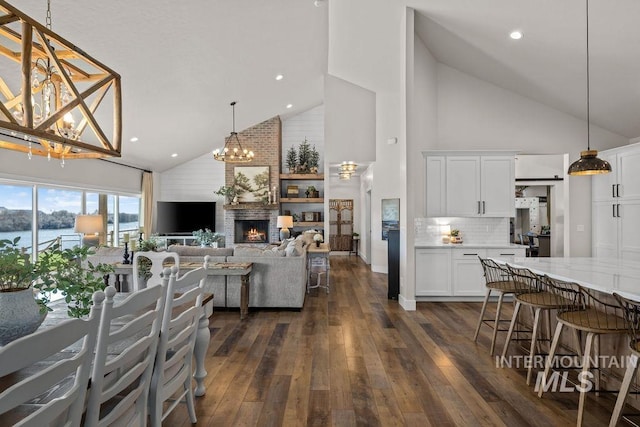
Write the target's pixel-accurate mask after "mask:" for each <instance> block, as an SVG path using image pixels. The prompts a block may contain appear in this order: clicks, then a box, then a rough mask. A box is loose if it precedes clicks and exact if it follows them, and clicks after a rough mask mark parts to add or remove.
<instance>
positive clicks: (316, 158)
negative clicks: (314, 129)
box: [309, 145, 320, 173]
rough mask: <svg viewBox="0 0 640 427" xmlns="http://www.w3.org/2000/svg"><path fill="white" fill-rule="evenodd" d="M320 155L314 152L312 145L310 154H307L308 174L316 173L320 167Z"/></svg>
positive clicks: (316, 151) (314, 148) (314, 147)
mask: <svg viewBox="0 0 640 427" xmlns="http://www.w3.org/2000/svg"><path fill="white" fill-rule="evenodd" d="M319 163H320V153H318V150H316V146H315V145H314V146H313V148H312V149H311V153H310V154H309V172H311V173H318V168H319V167H320V165H319Z"/></svg>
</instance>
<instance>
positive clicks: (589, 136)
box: [585, 0, 591, 150]
mask: <svg viewBox="0 0 640 427" xmlns="http://www.w3.org/2000/svg"><path fill="white" fill-rule="evenodd" d="M585 3H586V4H587V150H591V121H590V106H589V101H590V94H589V0H586V1H585Z"/></svg>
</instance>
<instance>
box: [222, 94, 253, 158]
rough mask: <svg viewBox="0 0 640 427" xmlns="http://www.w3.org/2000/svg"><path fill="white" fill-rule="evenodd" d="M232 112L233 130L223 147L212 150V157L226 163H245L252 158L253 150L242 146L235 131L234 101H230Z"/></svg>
mask: <svg viewBox="0 0 640 427" xmlns="http://www.w3.org/2000/svg"><path fill="white" fill-rule="evenodd" d="M231 110H232V114H233V128H232V129H233V130H232V131H231V135H229V137H228V138H227V139H226V140H225V143H224V147H223V148H222V149H220V148H218V149H216V150H214V151H213V158H214V159H216V160H219V161H221V162H226V163H247V162H250V161H252V160H253V157H254V154H253V151H250V150H247V149H246V148H242V144H241V143H240V138H238V132H236V102H235V101H233V102H232V103H231Z"/></svg>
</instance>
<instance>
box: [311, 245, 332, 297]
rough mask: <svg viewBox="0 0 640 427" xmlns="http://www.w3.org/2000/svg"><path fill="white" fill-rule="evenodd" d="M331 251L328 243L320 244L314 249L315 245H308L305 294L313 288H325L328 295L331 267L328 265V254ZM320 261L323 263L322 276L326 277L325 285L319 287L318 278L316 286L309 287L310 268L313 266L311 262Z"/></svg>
mask: <svg viewBox="0 0 640 427" xmlns="http://www.w3.org/2000/svg"><path fill="white" fill-rule="evenodd" d="M330 252H331V249H330V248H329V244H328V243H321V244H320V246H319V247H316V245H315V244H313V243H312V244H311V245H309V247H308V248H307V293H308V292H309V291H310V290H311V289H313V288H320V287H323V288H326V289H327V293H329V273H330V270H331V266H330V264H329V253H330ZM314 259H315V260H318V259H321V260H322V261H324V274H326V275H327V284H326V285H321V284H320V278H318V282H317V283H316V285H314V286H311V266H312V265H313V260H314Z"/></svg>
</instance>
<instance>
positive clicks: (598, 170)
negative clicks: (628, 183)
mask: <svg viewBox="0 0 640 427" xmlns="http://www.w3.org/2000/svg"><path fill="white" fill-rule="evenodd" d="M586 4H587V150H586V151H582V152H581V153H580V158H579V159H578V160H576V161H575V162H573V163H571V166H569V170H568V171H567V173H568V174H569V175H598V174H604V173H609V172H611V165H610V164H609V162H607V161H606V160H602V159H600V158H598V150H592V149H591V126H590V111H589V95H590V94H589V0H586Z"/></svg>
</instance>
